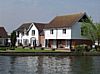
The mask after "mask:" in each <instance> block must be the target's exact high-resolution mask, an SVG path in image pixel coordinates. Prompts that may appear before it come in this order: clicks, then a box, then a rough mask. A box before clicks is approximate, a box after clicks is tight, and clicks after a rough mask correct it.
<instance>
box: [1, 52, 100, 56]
mask: <svg viewBox="0 0 100 74" xmlns="http://www.w3.org/2000/svg"><path fill="white" fill-rule="evenodd" d="M0 56H100V52H83V53H82V52H81V53H79V52H0Z"/></svg>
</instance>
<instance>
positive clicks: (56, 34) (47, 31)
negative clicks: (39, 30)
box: [44, 28, 71, 39]
mask: <svg viewBox="0 0 100 74" xmlns="http://www.w3.org/2000/svg"><path fill="white" fill-rule="evenodd" d="M53 30H54V33H53V34H50V29H45V30H44V33H45V39H71V28H66V34H63V28H58V29H53Z"/></svg>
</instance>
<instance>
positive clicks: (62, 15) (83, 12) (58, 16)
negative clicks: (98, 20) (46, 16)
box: [55, 12, 86, 18]
mask: <svg viewBox="0 0 100 74" xmlns="http://www.w3.org/2000/svg"><path fill="white" fill-rule="evenodd" d="M78 14H83V15H84V14H86V12H79V13H72V14H66V15H58V16H55V18H56V17H64V16H70V15H72V16H73V15H78Z"/></svg>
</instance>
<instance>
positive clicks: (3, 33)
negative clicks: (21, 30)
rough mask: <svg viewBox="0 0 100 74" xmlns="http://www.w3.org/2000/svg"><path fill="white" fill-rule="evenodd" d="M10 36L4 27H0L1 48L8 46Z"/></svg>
mask: <svg viewBox="0 0 100 74" xmlns="http://www.w3.org/2000/svg"><path fill="white" fill-rule="evenodd" d="M7 44H8V35H7V32H6V30H5V28H4V27H0V46H7Z"/></svg>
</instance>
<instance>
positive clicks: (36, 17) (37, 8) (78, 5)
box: [0, 0, 100, 33]
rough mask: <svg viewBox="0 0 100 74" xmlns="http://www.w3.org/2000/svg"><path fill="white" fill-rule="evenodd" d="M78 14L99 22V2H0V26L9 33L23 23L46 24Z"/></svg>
mask: <svg viewBox="0 0 100 74" xmlns="http://www.w3.org/2000/svg"><path fill="white" fill-rule="evenodd" d="M79 12H86V13H87V15H88V16H91V17H92V18H93V20H94V21H95V22H100V0H0V25H2V26H4V27H5V28H6V30H7V31H8V32H9V33H10V32H12V31H13V30H14V29H16V28H18V27H19V26H20V25H22V24H23V23H25V22H45V23H48V22H49V21H51V20H52V19H53V18H54V17H55V16H57V15H66V14H72V13H79Z"/></svg>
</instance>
